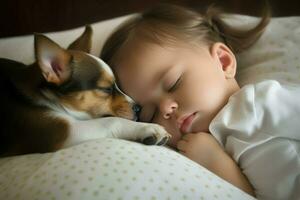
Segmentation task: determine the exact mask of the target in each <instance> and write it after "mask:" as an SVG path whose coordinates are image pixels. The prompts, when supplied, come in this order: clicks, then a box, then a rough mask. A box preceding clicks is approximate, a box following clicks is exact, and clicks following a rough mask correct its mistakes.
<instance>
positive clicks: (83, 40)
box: [68, 25, 93, 53]
mask: <svg viewBox="0 0 300 200" xmlns="http://www.w3.org/2000/svg"><path fill="white" fill-rule="evenodd" d="M92 35H93V30H92V27H91V26H90V25H87V26H86V27H85V30H84V32H83V33H82V34H81V36H79V37H78V38H77V39H76V40H75V41H74V42H73V43H72V44H70V46H69V47H68V49H69V50H79V51H84V52H86V53H90V51H91V48H92Z"/></svg>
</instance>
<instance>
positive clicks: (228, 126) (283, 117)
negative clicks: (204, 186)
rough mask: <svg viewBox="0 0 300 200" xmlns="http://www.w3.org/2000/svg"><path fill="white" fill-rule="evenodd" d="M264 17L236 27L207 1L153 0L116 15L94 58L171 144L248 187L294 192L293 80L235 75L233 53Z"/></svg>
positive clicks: (297, 158)
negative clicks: (159, 1)
mask: <svg viewBox="0 0 300 200" xmlns="http://www.w3.org/2000/svg"><path fill="white" fill-rule="evenodd" d="M269 19H270V17H269V14H268V12H266V13H265V15H264V16H263V17H262V19H261V21H260V22H259V23H258V24H257V25H256V26H255V27H253V28H252V29H250V30H240V29H238V28H234V27H231V26H229V25H228V24H226V23H225V22H224V21H223V20H222V18H221V13H220V12H219V11H218V10H216V9H215V8H209V9H208V10H207V11H206V12H205V13H198V12H195V11H192V10H189V9H186V8H182V7H178V6H173V5H158V6H156V7H154V8H153V9H151V10H149V11H146V12H144V13H142V14H139V15H136V16H134V17H133V18H131V19H130V20H128V21H126V22H125V23H123V24H122V25H121V26H120V27H119V28H118V29H117V30H116V31H115V32H114V33H113V34H112V35H111V36H110V38H109V39H108V40H107V42H106V44H105V45H104V48H103V51H102V54H101V58H102V59H103V60H104V61H106V62H107V63H108V64H109V65H110V66H111V67H112V68H113V70H114V72H115V73H116V76H117V77H118V82H119V85H120V87H121V88H122V89H123V91H125V92H126V93H127V94H129V95H130V96H131V97H132V98H133V99H134V100H135V101H136V102H137V103H138V104H139V105H141V107H142V111H141V113H140V120H141V121H144V122H153V123H158V124H161V125H162V126H164V127H165V128H166V129H167V131H168V132H169V133H170V134H172V139H171V140H170V141H169V145H170V146H171V147H174V148H176V149H177V150H178V151H179V152H180V153H182V154H183V155H185V156H187V157H189V158H190V159H192V160H194V161H195V162H197V163H199V164H200V165H202V166H204V167H206V168H207V169H208V170H210V171H212V172H213V173H215V174H217V175H218V176H220V177H222V178H223V179H225V180H227V181H228V182H230V183H232V184H233V185H235V186H237V187H239V188H240V189H242V190H244V191H245V192H247V193H249V194H251V195H253V196H257V197H258V198H262V199H273V200H274V199H296V198H297V197H298V198H300V194H299V190H298V189H299V188H300V155H299V151H300V134H299V130H300V123H299V117H298V116H299V114H300V104H299V103H298V102H299V99H300V86H299V85H296V84H295V85H292V84H290V85H287V84H284V85H282V84H280V83H279V82H277V81H274V80H267V81H263V82H259V83H255V84H251V85H246V86H244V87H242V88H240V87H239V85H238V83H237V81H236V79H235V75H236V70H237V62H236V58H235V53H239V52H241V51H242V50H244V49H246V48H248V47H249V46H251V45H252V44H253V43H254V42H255V41H256V40H257V39H258V38H259V37H260V35H261V34H262V32H263V31H264V29H265V27H266V26H267V24H268V22H269ZM287 111H289V112H287ZM279 116H280V117H279ZM283 169H285V170H283ZM286 169H289V170H286Z"/></svg>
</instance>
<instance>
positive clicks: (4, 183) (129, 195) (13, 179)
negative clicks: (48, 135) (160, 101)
mask: <svg viewBox="0 0 300 200" xmlns="http://www.w3.org/2000/svg"><path fill="white" fill-rule="evenodd" d="M0 199H5V200H18V199H20V200H48V199H49V200H60V199H61V200H69V199H70V200H71V199H72V200H74V199H78V200H83V199H87V200H94V199H95V200H96V199H97V200H99V199H101V200H102V199H103V200H118V199H120V200H135V199H136V200H167V199H170V200H174V199H178V200H184V199H188V200H190V199H209V200H213V199H222V200H226V199H239V200H242V199H253V198H251V197H250V196H248V195H247V194H245V193H244V192H241V191H240V190H239V189H237V188H235V187H234V186H232V185H230V184H229V183H227V182H225V181H223V180H222V179H220V178H219V177H217V176H215V175H214V174H212V173H211V172H209V171H208V170H206V169H205V168H203V167H201V166H199V165H198V164H196V163H194V162H193V161H191V160H189V159H187V158H185V157H184V156H182V155H180V154H178V153H177V152H175V151H173V150H170V149H168V148H166V147H159V146H145V145H142V144H139V143H134V142H129V141H125V140H117V139H102V140H93V141H89V142H86V143H83V144H80V145H77V146H73V147H70V148H67V149H63V150H60V151H57V152H55V153H47V154H31V155H25V156H18V157H9V158H2V159H0Z"/></svg>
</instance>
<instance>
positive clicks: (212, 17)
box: [205, 3, 271, 53]
mask: <svg viewBox="0 0 300 200" xmlns="http://www.w3.org/2000/svg"><path fill="white" fill-rule="evenodd" d="M222 13H223V12H222V11H221V10H220V9H218V8H216V7H213V6H211V7H209V8H208V9H207V12H206V15H205V18H206V22H207V23H208V25H209V26H210V28H211V29H212V31H213V32H215V33H216V34H218V35H219V38H220V39H221V40H222V41H223V42H224V43H225V44H226V45H227V46H228V47H229V48H231V50H232V51H234V52H235V53H239V52H241V51H243V50H245V49H247V48H249V47H250V46H251V45H253V44H254V43H255V42H256V41H257V40H258V39H259V37H260V36H261V35H262V33H263V32H264V30H265V28H266V27H267V25H268V23H269V22H270V18H271V9H270V6H269V5H268V4H267V3H266V6H265V9H264V11H263V16H262V18H261V20H260V22H259V23H258V24H257V25H256V26H255V27H253V28H251V29H246V30H245V29H241V28H240V27H234V26H231V25H229V24H228V23H226V22H225V21H224V20H223V16H222Z"/></svg>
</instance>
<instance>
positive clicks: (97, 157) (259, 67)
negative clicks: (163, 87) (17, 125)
mask: <svg viewBox="0 0 300 200" xmlns="http://www.w3.org/2000/svg"><path fill="white" fill-rule="evenodd" d="M128 17H131V15H126V16H123V17H118V18H113V19H111V20H106V21H100V22H97V23H94V24H92V28H93V30H94V35H93V46H92V52H91V53H92V54H94V55H96V56H99V54H100V51H101V47H102V45H103V43H104V41H105V39H106V38H107V36H108V35H109V34H110V33H111V31H112V30H113V28H114V27H116V26H117V25H118V24H120V23H121V22H122V21H123V20H125V19H126V18H128ZM227 20H228V21H229V22H230V23H233V24H236V25H240V26H245V28H246V27H248V26H251V24H253V23H255V22H256V20H257V18H255V17H249V16H243V15H228V16H227ZM287 30H288V31H287ZM82 31H83V27H79V28H76V29H70V30H67V31H62V32H51V33H47V34H46V35H48V36H49V37H50V38H51V39H53V40H54V41H56V42H58V43H59V44H60V45H61V46H63V47H66V46H67V45H68V44H69V43H70V42H71V41H73V40H74V39H75V38H76V37H77V36H78V35H80V33H81V32H82ZM299 33H300V17H281V18H273V19H272V21H271V24H270V25H269V26H268V28H267V30H266V32H265V33H264V34H263V36H262V37H261V38H260V39H259V41H258V42H257V43H256V44H255V45H254V46H253V47H251V48H250V49H249V50H247V51H245V52H243V53H242V54H239V55H238V62H239V70H238V77H237V79H238V82H239V84H240V85H241V86H243V85H245V84H247V83H253V82H257V81H261V80H264V79H276V80H278V81H280V82H297V83H299V82H300V62H299V61H300V54H299V52H300V50H299V46H300V37H299ZM270 50H272V51H270ZM0 56H1V57H5V58H10V59H14V60H17V61H22V62H24V63H26V64H29V63H31V62H32V61H33V59H34V56H33V36H32V35H27V36H18V37H9V38H3V39H0ZM258 198H259V199H260V198H261V197H258ZM0 199H5V200H16V199H22V200H23V199H24V200H25V199H26V200H27V199H28V200H34V199H37V200H38V199H41V200H46V199H49V200H59V199H63V200H69V199H70V200H71V199H72V200H73V199H78V200H83V199H87V200H93V199H103V200H131V199H132V200H135V199H136V200H148V199H149V200H167V199H172V200H174V199H178V200H184V199H187V200H190V199H209V200H210V199H239V200H243V199H245V200H251V199H254V198H253V197H251V196H249V195H248V194H246V193H244V192H243V191H241V190H240V189H238V188H236V187H234V186H233V185H231V184H230V183H228V182H226V181H225V180H222V179H221V178H219V177H218V176H216V175H214V174H213V173H211V172H210V171H208V170H207V169H205V168H203V167H202V166H200V165H198V164H197V163H195V162H193V161H191V160H189V159H187V158H186V157H184V156H182V155H180V154H179V153H177V152H175V151H173V150H171V149H169V148H167V147H164V146H146V145H143V144H139V143H136V142H130V141H125V140H119V139H98V140H90V141H87V142H85V143H82V144H79V145H76V146H72V147H69V148H66V149H62V150H59V151H57V152H54V153H45V154H30V155H23V156H15V157H7V158H1V159H0Z"/></svg>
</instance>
